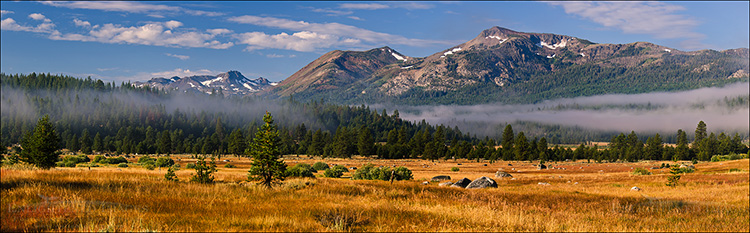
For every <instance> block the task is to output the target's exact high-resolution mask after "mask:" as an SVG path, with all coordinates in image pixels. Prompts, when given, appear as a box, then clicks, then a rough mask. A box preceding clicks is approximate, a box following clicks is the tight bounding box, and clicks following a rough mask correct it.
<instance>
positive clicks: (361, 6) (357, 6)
mask: <svg viewBox="0 0 750 233" xmlns="http://www.w3.org/2000/svg"><path fill="white" fill-rule="evenodd" d="M339 8H344V9H354V10H380V9H388V8H390V6H388V5H385V4H378V3H342V4H339Z"/></svg>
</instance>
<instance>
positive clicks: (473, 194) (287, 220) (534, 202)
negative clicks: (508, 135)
mask: <svg viewBox="0 0 750 233" xmlns="http://www.w3.org/2000/svg"><path fill="white" fill-rule="evenodd" d="M337 162H338V163H342V164H343V163H348V164H359V165H358V166H361V164H362V163H365V162H372V161H354V160H340V161H337ZM374 163H381V164H382V165H389V163H398V164H399V165H401V164H404V165H406V166H407V167H409V168H410V169H411V168H414V169H413V171H414V172H415V174H414V175H415V178H416V177H430V176H433V175H439V174H443V173H444V172H445V171H448V169H447V168H450V167H453V166H455V165H456V163H455V162H452V161H451V162H443V163H437V164H432V165H431V167H430V168H421V167H420V165H421V164H423V163H427V162H426V161H419V160H416V161H375V162H374ZM237 165H238V168H236V169H234V168H233V169H223V168H222V169H219V171H218V172H217V173H216V181H217V182H216V183H215V184H213V185H207V184H197V183H189V182H184V181H186V180H189V177H190V176H191V175H192V174H193V173H194V171H193V170H191V169H181V170H179V171H176V172H175V173H176V175H177V176H178V177H179V178H180V180H181V181H182V182H172V181H166V180H165V179H164V174H165V173H166V169H163V170H146V169H143V168H134V167H131V168H124V169H120V170H118V169H117V168H114V167H101V168H92V169H91V170H87V169H81V168H60V169H53V170H48V171H44V170H35V169H16V168H2V169H0V173H1V175H2V176H1V178H0V181H1V183H0V187H1V188H2V191H1V192H2V196H1V197H0V211H1V213H2V218H1V219H2V220H0V221H2V222H1V223H2V224H1V225H0V228H2V229H0V230H2V231H742V232H745V231H748V230H749V229H748V228H749V227H748V225H750V223H749V221H750V220H749V219H750V216H749V214H748V211H747V210H748V208H749V205H750V204H748V199H749V198H748V179H747V175H748V173H747V170H749V169H748V160H747V159H745V160H737V161H727V162H724V164H723V165H721V166H719V165H717V164H715V163H701V164H698V165H697V166H696V167H697V168H696V169H697V171H698V172H695V173H690V174H683V175H684V177H683V179H682V180H681V181H680V184H681V185H679V186H677V187H675V188H670V187H666V186H664V182H665V181H666V176H667V174H666V173H659V172H654V175H650V176H632V175H628V174H629V173H630V172H632V170H631V169H630V167H634V166H642V167H644V166H650V165H648V164H641V163H628V164H623V163H619V164H582V163H568V164H557V166H560V167H565V166H567V167H568V168H569V169H566V170H549V171H538V170H535V169H534V168H533V167H530V166H528V168H523V169H520V168H522V167H523V166H522V164H521V163H520V162H519V163H517V164H516V163H514V165H515V166H514V167H515V168H517V170H522V172H520V173H517V172H516V171H513V172H511V173H513V176H514V178H516V180H509V179H503V180H500V179H496V180H497V181H498V186H499V188H496V189H481V190H465V189H459V188H449V187H438V186H437V185H436V184H430V185H423V184H422V180H420V179H418V180H413V181H397V182H394V183H393V184H390V183H389V182H387V181H378V180H350V179H334V178H317V179H313V178H299V179H298V178H293V179H289V180H286V181H285V182H284V183H283V184H282V185H280V186H277V187H275V188H274V189H272V190H266V189H263V188H261V187H258V186H256V185H255V184H254V183H247V182H244V181H243V180H244V178H245V176H246V172H247V170H246V167H243V165H242V164H241V163H237ZM376 165H380V164H376ZM586 165H590V166H588V167H589V168H592V167H593V168H592V169H590V171H588V172H580V171H577V170H575V169H578V168H579V167H585V166H586ZM594 165H596V166H594ZM574 168H575V169H574ZM731 168H737V169H740V170H741V171H740V172H731V173H727V172H726V171H728V170H729V169H731ZM497 169H499V168H498V167H497V166H495V167H490V168H487V167H485V166H483V165H482V164H481V163H471V162H469V161H462V165H461V171H460V172H456V173H457V174H455V173H451V176H454V177H452V178H453V179H454V180H457V179H460V178H462V177H468V178H470V179H473V178H478V177H479V176H482V175H485V176H490V175H491V174H492V173H489V174H487V173H488V172H491V171H493V170H497ZM503 169H504V170H505V171H510V168H509V167H503ZM603 169H607V170H606V171H604V172H598V171H599V170H603ZM712 169H713V170H716V171H717V172H715V173H713V172H709V173H702V172H701V171H705V170H711V171H713V170H712ZM574 170H575V171H574ZM578 170H585V169H578ZM720 170H721V171H723V172H718V171H720ZM743 171H744V172H743ZM319 173H320V172H319ZM350 173H351V172H350ZM347 175H348V176H351V174H345V175H344V176H345V177H347ZM456 176H460V177H456ZM568 181H571V182H568ZM538 182H546V183H550V184H551V185H549V186H541V185H537V183H538ZM618 186H619V187H618ZM632 186H638V187H641V188H642V189H643V191H641V192H634V191H629V190H630V187H632ZM40 195H41V196H40Z"/></svg>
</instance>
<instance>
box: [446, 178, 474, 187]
mask: <svg viewBox="0 0 750 233" xmlns="http://www.w3.org/2000/svg"><path fill="white" fill-rule="evenodd" d="M470 183H471V180H469V179H466V178H463V179H460V180H458V181H456V183H453V184H452V185H451V187H458V188H466V186H468V185H469V184H470Z"/></svg>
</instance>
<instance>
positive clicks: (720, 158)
mask: <svg viewBox="0 0 750 233" xmlns="http://www.w3.org/2000/svg"><path fill="white" fill-rule="evenodd" d="M743 158H744V156H742V155H740V154H736V153H734V152H732V153H729V154H728V155H714V156H711V162H720V161H727V160H738V159H743Z"/></svg>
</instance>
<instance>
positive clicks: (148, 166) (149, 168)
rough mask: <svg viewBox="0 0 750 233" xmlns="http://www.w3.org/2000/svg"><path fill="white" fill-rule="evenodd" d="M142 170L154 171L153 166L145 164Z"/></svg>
mask: <svg viewBox="0 0 750 233" xmlns="http://www.w3.org/2000/svg"><path fill="white" fill-rule="evenodd" d="M143 168H145V169H146V170H154V168H155V167H154V165H153V164H151V163H147V164H146V165H143Z"/></svg>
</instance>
